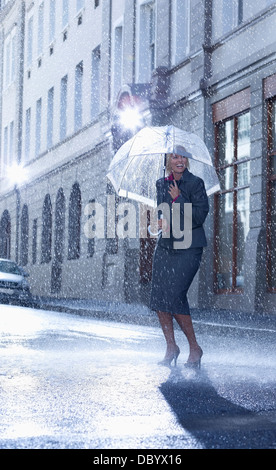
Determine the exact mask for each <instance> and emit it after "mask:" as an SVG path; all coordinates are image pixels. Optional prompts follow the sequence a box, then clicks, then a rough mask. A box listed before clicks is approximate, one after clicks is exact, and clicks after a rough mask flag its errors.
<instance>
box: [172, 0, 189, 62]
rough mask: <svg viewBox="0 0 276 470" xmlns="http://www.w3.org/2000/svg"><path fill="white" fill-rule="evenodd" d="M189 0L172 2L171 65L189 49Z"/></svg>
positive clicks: (185, 54) (182, 57) (179, 59)
mask: <svg viewBox="0 0 276 470" xmlns="http://www.w3.org/2000/svg"><path fill="white" fill-rule="evenodd" d="M190 4H191V1H190V0H173V3H172V24H173V28H172V65H176V64H178V63H180V62H181V61H183V60H184V59H185V58H186V56H187V55H188V54H189V51H190V7H191V5H190Z"/></svg>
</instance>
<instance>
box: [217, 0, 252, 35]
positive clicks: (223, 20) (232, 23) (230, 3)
mask: <svg viewBox="0 0 276 470" xmlns="http://www.w3.org/2000/svg"><path fill="white" fill-rule="evenodd" d="M243 10H244V5H243V0H214V2H213V18H214V21H213V35H214V38H218V37H220V36H223V35H225V34H227V33H229V32H230V31H232V29H234V28H236V26H238V25H240V24H241V23H242V22H243V16H244V15H243Z"/></svg>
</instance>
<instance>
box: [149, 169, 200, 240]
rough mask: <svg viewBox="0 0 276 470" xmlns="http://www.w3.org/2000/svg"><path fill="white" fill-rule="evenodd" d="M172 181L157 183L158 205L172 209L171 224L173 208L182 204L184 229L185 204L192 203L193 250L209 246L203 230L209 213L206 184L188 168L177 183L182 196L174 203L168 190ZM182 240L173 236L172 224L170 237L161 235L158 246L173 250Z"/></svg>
mask: <svg viewBox="0 0 276 470" xmlns="http://www.w3.org/2000/svg"><path fill="white" fill-rule="evenodd" d="M170 184H172V181H170V180H164V178H160V179H159V180H157V181H156V190H157V205H158V206H159V204H161V203H162V202H166V203H168V204H169V207H170V222H171V221H172V206H173V205H174V204H177V203H178V204H180V229H181V230H183V229H184V203H187V202H190V203H192V244H191V248H196V247H203V246H206V245H207V240H206V236H205V232H204V228H203V223H204V221H205V219H206V217H207V214H208V212H209V203H208V197H207V194H206V190H205V186H204V182H203V180H202V179H201V178H199V177H198V176H195V175H193V174H192V173H190V172H189V170H188V169H187V168H186V170H185V171H184V173H183V175H182V177H181V179H180V180H179V181H178V182H177V184H178V187H179V189H180V196H179V197H178V198H177V199H176V201H175V202H174V203H173V202H172V198H171V196H170V194H169V193H168V189H169V186H170ZM183 238H184V237H182V238H179V239H177V238H174V237H173V234H172V223H171V226H170V237H169V238H163V237H162V234H161V235H159V238H158V245H160V246H163V247H164V248H168V249H173V243H174V242H175V241H177V242H179V241H182V240H183Z"/></svg>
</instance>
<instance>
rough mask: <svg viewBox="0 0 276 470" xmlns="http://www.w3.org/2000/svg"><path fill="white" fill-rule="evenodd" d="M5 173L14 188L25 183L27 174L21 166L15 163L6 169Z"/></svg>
mask: <svg viewBox="0 0 276 470" xmlns="http://www.w3.org/2000/svg"><path fill="white" fill-rule="evenodd" d="M6 173H7V177H8V179H9V181H10V182H11V183H12V184H14V185H15V186H17V185H20V184H22V183H24V181H26V177H27V172H26V169H25V168H24V167H23V166H22V165H18V164H16V163H15V164H13V165H11V166H9V167H8V168H7V172H6Z"/></svg>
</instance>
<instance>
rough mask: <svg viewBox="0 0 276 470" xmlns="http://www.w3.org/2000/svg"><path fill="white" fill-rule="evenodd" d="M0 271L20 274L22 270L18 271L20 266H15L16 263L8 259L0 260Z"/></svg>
mask: <svg viewBox="0 0 276 470" xmlns="http://www.w3.org/2000/svg"><path fill="white" fill-rule="evenodd" d="M0 272H2V273H9V274H20V275H22V272H21V271H20V268H19V267H18V266H17V264H15V263H12V262H10V261H0Z"/></svg>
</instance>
